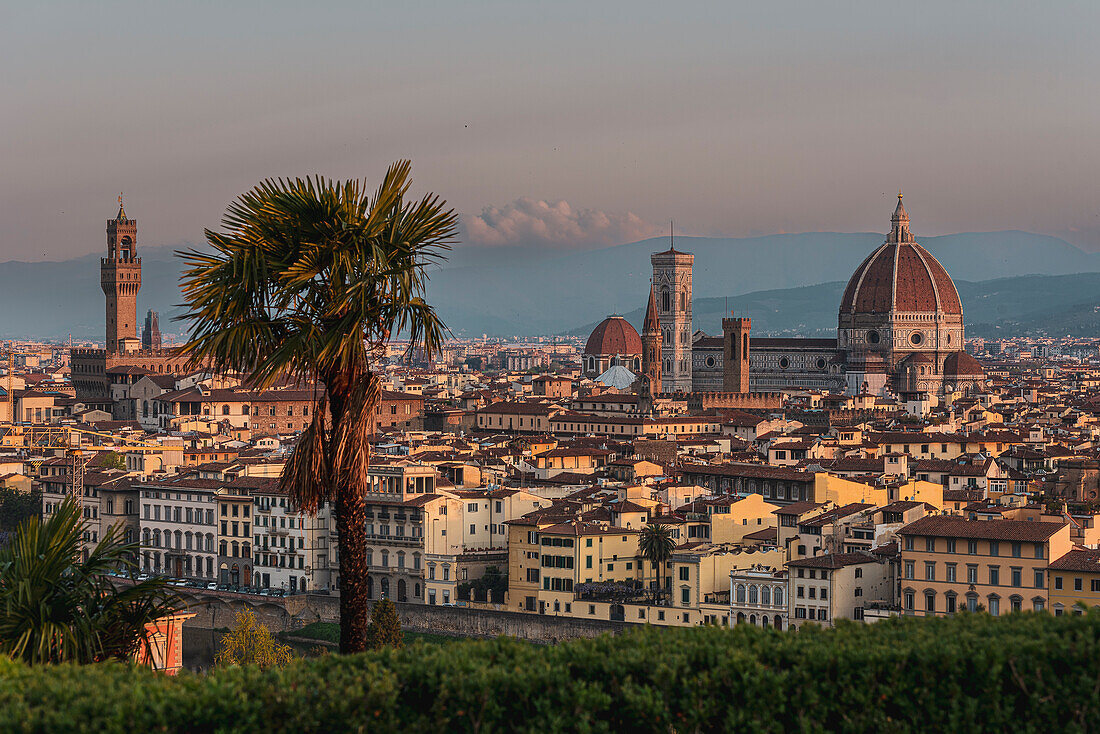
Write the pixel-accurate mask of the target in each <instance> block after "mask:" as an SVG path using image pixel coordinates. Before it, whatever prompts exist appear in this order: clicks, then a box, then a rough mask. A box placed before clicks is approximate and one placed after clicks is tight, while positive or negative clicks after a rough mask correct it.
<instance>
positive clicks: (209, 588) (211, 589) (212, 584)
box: [206, 581, 218, 591]
mask: <svg viewBox="0 0 1100 734" xmlns="http://www.w3.org/2000/svg"><path fill="white" fill-rule="evenodd" d="M206 588H207V589H208V590H209V591H214V590H215V589H217V588H218V585H217V584H216V583H215V582H213V581H211V582H210V583H209V584H207V585H206Z"/></svg>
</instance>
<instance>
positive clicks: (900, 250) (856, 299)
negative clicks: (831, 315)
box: [840, 194, 962, 316]
mask: <svg viewBox="0 0 1100 734" xmlns="http://www.w3.org/2000/svg"><path fill="white" fill-rule="evenodd" d="M891 220H892V222H891V223H892V225H893V226H892V228H891V232H890V234H889V235H888V236H887V238H886V242H884V243H883V244H882V246H881V247H879V248H878V249H877V250H875V251H874V252H872V253H871V254H870V255H868V256H867V259H866V260H864V261H863V262H862V263H861V264H860V266H859V267H858V268H856V271H855V273H853V274H852V278H851V280H849V281H848V287H847V288H845V289H844V296H843V297H842V298H841V299H840V313H841V314H885V313H890V312H894V313H933V312H939V313H942V314H949V315H957V316H961V315H962V302H961V301H960V300H959V292H958V291H957V290H956V289H955V283H954V282H953V281H952V280H951V276H950V275H948V274H947V271H946V270H945V269H944V267H943V265H940V262H939V260H937V259H936V258H934V257H932V254H931V253H930V252H928V250H926V249H924V248H923V247H921V246H920V245H919V244H918V243H917V242H916V241H915V240H914V239H913V235H912V234H911V233H910V232H909V214H908V213H907V212H906V211H905V207H903V206H902V203H901V195H900V194H899V195H898V206H897V209H895V210H894V215H893V217H891Z"/></svg>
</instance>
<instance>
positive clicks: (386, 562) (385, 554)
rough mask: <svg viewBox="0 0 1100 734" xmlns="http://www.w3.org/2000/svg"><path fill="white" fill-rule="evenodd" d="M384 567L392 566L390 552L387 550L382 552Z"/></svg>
mask: <svg viewBox="0 0 1100 734" xmlns="http://www.w3.org/2000/svg"><path fill="white" fill-rule="evenodd" d="M382 565H383V566H386V567H389V565H390V552H389V551H387V550H384V551H382Z"/></svg>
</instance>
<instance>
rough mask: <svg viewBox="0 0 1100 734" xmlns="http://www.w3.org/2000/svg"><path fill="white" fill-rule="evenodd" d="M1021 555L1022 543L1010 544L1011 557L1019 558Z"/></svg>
mask: <svg viewBox="0 0 1100 734" xmlns="http://www.w3.org/2000/svg"><path fill="white" fill-rule="evenodd" d="M1022 555H1023V545H1022V544H1021V543H1013V544H1012V557H1013V558H1019V557H1020V556H1022Z"/></svg>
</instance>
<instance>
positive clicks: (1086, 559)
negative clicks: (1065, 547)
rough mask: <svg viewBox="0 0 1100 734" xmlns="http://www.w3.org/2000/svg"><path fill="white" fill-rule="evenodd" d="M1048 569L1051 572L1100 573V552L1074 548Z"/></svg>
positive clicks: (1053, 562)
mask: <svg viewBox="0 0 1100 734" xmlns="http://www.w3.org/2000/svg"><path fill="white" fill-rule="evenodd" d="M1047 569H1048V570H1051V571H1086V572H1091V573H1100V550H1091V549H1085V548H1074V549H1073V550H1071V551H1070V552H1069V553H1066V554H1065V555H1064V556H1062V557H1061V558H1059V559H1058V560H1056V561H1052V562H1051V564H1050V565H1049V566H1047Z"/></svg>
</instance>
